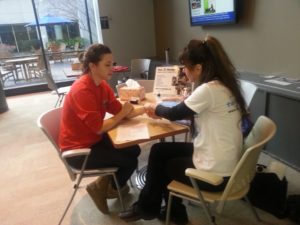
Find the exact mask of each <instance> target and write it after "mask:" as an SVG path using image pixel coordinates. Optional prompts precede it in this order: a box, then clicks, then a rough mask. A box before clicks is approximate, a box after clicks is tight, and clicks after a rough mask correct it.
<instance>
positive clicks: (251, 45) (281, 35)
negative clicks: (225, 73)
mask: <svg viewBox="0 0 300 225" xmlns="http://www.w3.org/2000/svg"><path fill="white" fill-rule="evenodd" d="M153 1H154V12H155V25H156V43H157V53H158V54H159V55H160V56H163V51H162V50H163V49H164V48H166V47H170V49H171V51H170V55H171V57H173V59H174V58H176V56H177V54H178V52H179V51H180V50H181V49H182V48H183V47H184V46H185V45H186V44H187V42H188V41H189V40H190V39H192V38H201V37H204V36H205V35H206V34H210V35H213V36H215V37H217V38H218V39H219V40H220V41H221V42H222V44H223V45H224V47H225V49H226V50H227V52H228V54H229V56H230V57H231V59H232V61H233V63H234V64H235V65H236V67H237V68H238V69H241V70H246V71H251V72H259V73H266V74H269V73H281V74H284V75H287V76H290V77H298V78H300V1H299V0H288V1H282V0H263V1H259V0H256V1H255V0H247V1H239V0H238V1H239V2H244V4H245V5H244V7H243V9H244V12H242V15H241V17H242V18H241V21H240V22H239V23H238V24H234V25H226V26H225V25H223V26H210V27H208V26H207V27H200V26H196V27H191V26H190V20H189V8H188V6H189V4H188V1H182V0H153Z"/></svg>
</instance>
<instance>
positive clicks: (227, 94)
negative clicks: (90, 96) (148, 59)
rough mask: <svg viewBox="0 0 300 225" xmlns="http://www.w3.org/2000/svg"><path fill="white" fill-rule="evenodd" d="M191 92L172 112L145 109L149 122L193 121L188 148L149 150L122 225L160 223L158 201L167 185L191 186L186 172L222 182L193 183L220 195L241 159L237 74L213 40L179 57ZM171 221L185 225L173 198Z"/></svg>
mask: <svg viewBox="0 0 300 225" xmlns="http://www.w3.org/2000/svg"><path fill="white" fill-rule="evenodd" d="M179 60H180V62H181V63H182V64H183V65H184V66H185V68H184V71H185V73H186V75H187V77H188V78H189V80H190V81H192V82H194V83H195V90H194V91H193V93H192V94H191V95H190V96H189V97H188V98H186V99H185V100H184V101H183V102H181V103H180V104H178V105H177V106H174V107H172V108H167V107H164V106H162V105H156V104H148V105H145V108H146V112H147V114H148V115H149V116H151V117H154V118H160V117H163V118H166V119H169V120H179V119H184V118H187V117H191V116H192V117H193V118H194V123H193V127H194V128H195V129H194V131H193V133H194V139H193V143H178V142H176V143H174V142H169V143H166V142H164V143H157V144H154V145H153V146H152V148H151V152H150V155H149V161H148V169H147V175H146V184H145V187H144V188H143V190H142V191H141V193H140V195H139V199H138V201H137V202H136V203H134V204H133V206H132V207H131V208H130V209H129V210H128V211H126V212H123V213H121V214H120V217H121V218H122V219H124V220H126V221H135V220H138V219H146V220H147V219H154V218H156V217H158V218H160V219H164V218H165V210H164V209H163V210H162V209H161V204H162V200H163V199H164V200H165V201H167V198H168V190H167V185H168V183H169V182H170V181H172V180H178V181H180V182H183V183H186V184H189V185H191V183H190V180H189V179H188V177H186V176H185V169H186V168H197V169H201V170H205V171H207V172H213V173H216V174H218V175H220V176H223V177H224V180H223V182H222V183H221V184H220V185H217V186H213V185H210V184H208V183H205V182H201V181H199V182H198V185H199V188H200V189H201V190H209V191H222V190H224V188H225V186H226V184H227V182H228V180H229V177H230V175H231V173H232V171H233V169H234V167H235V166H236V164H237V162H238V159H239V158H240V155H241V150H242V142H243V135H242V132H241V121H242V120H243V119H244V118H247V117H248V112H247V110H246V106H245V101H244V99H243V97H242V94H241V92H240V88H239V83H238V81H237V79H236V70H235V68H234V66H233V64H232V63H231V61H230V59H229V57H228V56H227V54H226V53H225V51H224V49H223V47H222V45H221V43H220V42H219V41H218V40H217V39H216V38H214V37H211V36H208V37H206V38H205V40H191V41H190V42H189V43H188V45H187V46H186V47H185V48H184V50H183V52H182V53H181V55H180V57H179ZM171 221H173V222H174V223H175V224H180V225H181V224H187V223H188V218H187V213H186V209H185V206H184V205H183V204H182V202H181V200H180V199H178V198H175V199H174V201H173V204H172V210H171Z"/></svg>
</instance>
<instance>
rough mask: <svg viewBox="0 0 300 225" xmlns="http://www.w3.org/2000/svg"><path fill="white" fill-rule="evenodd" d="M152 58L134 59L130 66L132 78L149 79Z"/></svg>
mask: <svg viewBox="0 0 300 225" xmlns="http://www.w3.org/2000/svg"><path fill="white" fill-rule="evenodd" d="M150 62H151V59H132V60H131V66H130V67H131V68H130V78H131V79H147V80H148V72H149V66H150Z"/></svg>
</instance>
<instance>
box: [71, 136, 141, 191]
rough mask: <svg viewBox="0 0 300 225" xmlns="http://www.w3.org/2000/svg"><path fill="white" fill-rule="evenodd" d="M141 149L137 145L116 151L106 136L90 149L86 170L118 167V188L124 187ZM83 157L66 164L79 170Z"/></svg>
mask: <svg viewBox="0 0 300 225" xmlns="http://www.w3.org/2000/svg"><path fill="white" fill-rule="evenodd" d="M140 153H141V149H140V147H139V146H138V145H134V146H131V147H127V148H122V149H116V148H115V147H114V146H113V145H112V143H111V140H110V139H109V137H108V136H107V134H104V135H103V139H102V140H101V141H100V142H98V143H96V144H94V145H93V146H92V147H91V153H90V156H89V158H88V161H87V165H86V169H99V168H103V167H118V168H119V170H118V171H117V173H116V176H117V179H118V181H119V184H120V186H121V187H122V186H124V185H125V184H126V182H127V180H128V179H129V178H130V177H131V175H132V173H133V172H134V170H135V169H136V167H137V163H138V159H137V157H138V156H139V155H140ZM83 160H84V157H82V156H78V157H72V158H69V159H67V162H68V163H69V164H70V165H71V166H72V167H74V168H77V169H81V167H82V164H83Z"/></svg>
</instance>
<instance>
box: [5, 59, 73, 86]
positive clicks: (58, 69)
mask: <svg viewBox="0 0 300 225" xmlns="http://www.w3.org/2000/svg"><path fill="white" fill-rule="evenodd" d="M75 59H76V58H71V59H65V60H63V61H62V62H60V61H50V62H49V64H50V70H51V74H52V77H53V79H54V80H55V81H56V82H59V81H67V80H74V79H75V78H67V77H66V75H65V74H64V71H63V70H64V69H68V68H71V64H72V62H74V61H75ZM17 73H18V74H17V75H16V77H18V78H19V79H14V78H13V77H10V78H8V79H7V80H6V81H5V82H4V89H5V88H16V87H21V86H30V85H35V84H41V83H45V82H46V80H45V79H44V78H43V77H31V78H30V79H25V78H24V74H23V71H22V70H17Z"/></svg>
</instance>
